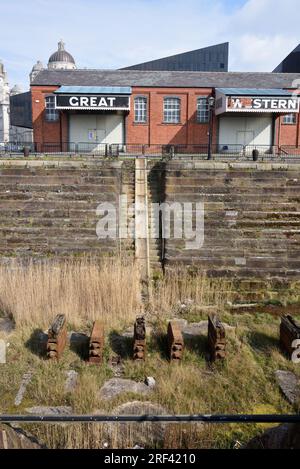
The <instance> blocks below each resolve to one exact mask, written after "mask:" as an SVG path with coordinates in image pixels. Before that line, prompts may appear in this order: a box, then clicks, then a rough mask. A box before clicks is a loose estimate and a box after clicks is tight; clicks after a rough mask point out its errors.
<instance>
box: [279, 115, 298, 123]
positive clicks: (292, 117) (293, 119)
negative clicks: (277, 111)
mask: <svg viewBox="0 0 300 469" xmlns="http://www.w3.org/2000/svg"><path fill="white" fill-rule="evenodd" d="M289 119H290V120H289ZM282 124H283V125H296V124H297V116H296V114H295V113H293V112H291V113H290V114H285V115H284V116H283V119H282Z"/></svg>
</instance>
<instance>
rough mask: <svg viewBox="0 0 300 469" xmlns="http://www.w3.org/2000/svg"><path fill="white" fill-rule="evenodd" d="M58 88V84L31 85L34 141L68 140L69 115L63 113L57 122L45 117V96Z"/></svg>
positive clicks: (53, 141) (54, 141) (40, 142)
mask: <svg viewBox="0 0 300 469" xmlns="http://www.w3.org/2000/svg"><path fill="white" fill-rule="evenodd" d="M57 88H58V87H57V86H32V87H31V96H32V122H33V134H34V141H35V142H36V143H38V144H43V143H60V142H61V141H67V140H68V119H67V115H64V114H63V113H62V114H61V118H60V119H59V120H58V121H57V122H47V121H46V119H45V98H46V96H47V95H49V94H51V93H53V91H55V90H56V89H57Z"/></svg>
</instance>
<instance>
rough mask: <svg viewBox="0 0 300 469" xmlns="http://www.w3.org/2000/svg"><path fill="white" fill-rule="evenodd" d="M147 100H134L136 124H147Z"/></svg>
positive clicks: (140, 97) (141, 97)
mask: <svg viewBox="0 0 300 469" xmlns="http://www.w3.org/2000/svg"><path fill="white" fill-rule="evenodd" d="M147 108H148V106H147V98H145V97H144V96H138V97H137V98H135V100H134V122H136V123H138V124H143V123H146V122H147V112H148V110H147Z"/></svg>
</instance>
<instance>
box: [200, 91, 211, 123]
mask: <svg viewBox="0 0 300 469" xmlns="http://www.w3.org/2000/svg"><path fill="white" fill-rule="evenodd" d="M208 121H209V103H208V97H207V96H204V97H201V98H198V100H197V122H199V123H200V124H206V123H207V122H208Z"/></svg>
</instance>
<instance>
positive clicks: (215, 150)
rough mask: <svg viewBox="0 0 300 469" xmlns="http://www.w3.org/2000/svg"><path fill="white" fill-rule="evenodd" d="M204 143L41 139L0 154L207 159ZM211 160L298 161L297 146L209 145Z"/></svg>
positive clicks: (0, 149)
mask: <svg viewBox="0 0 300 469" xmlns="http://www.w3.org/2000/svg"><path fill="white" fill-rule="evenodd" d="M208 154H209V148H208V145H207V144H187V145H182V144H178V145H177V144H172V143H167V144H151V145H147V144H120V143H116V144H105V143H99V144H98V143H92V142H78V143H74V142H59V143H56V142H44V143H39V142H35V143H27V142H26V143H25V142H24V143H20V142H17V143H16V142H10V143H0V156H2V157H7V156H12V157H14V156H37V155H53V156H55V155H57V156H61V155H70V156H72V155H75V156H80V155H83V156H92V157H108V158H110V157H112V158H117V157H124V158H126V157H128V158H130V157H136V156H145V157H149V158H151V157H164V158H170V159H171V158H180V157H191V158H198V159H203V160H205V159H207V158H208ZM211 155H212V159H215V160H221V161H222V160H255V161H256V160H258V161H268V160H271V161H272V160H274V161H276V160H291V161H297V160H300V147H296V146H292V145H290V146H289V145H284V146H278V145H237V144H216V143H214V144H212V145H211Z"/></svg>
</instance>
